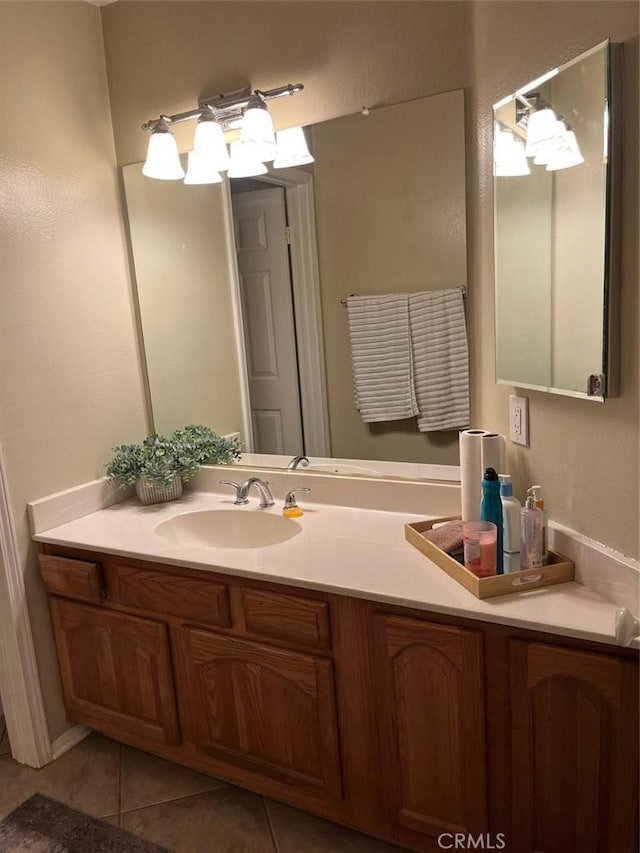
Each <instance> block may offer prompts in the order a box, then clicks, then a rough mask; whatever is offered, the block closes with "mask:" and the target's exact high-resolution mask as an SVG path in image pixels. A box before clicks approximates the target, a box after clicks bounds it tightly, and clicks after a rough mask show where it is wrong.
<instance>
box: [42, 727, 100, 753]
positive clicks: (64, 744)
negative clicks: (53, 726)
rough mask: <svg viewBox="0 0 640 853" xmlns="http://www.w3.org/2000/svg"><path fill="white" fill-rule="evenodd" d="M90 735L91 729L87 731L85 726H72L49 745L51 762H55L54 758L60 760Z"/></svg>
mask: <svg viewBox="0 0 640 853" xmlns="http://www.w3.org/2000/svg"><path fill="white" fill-rule="evenodd" d="M90 734H91V729H87V728H85V726H73V727H72V728H70V729H67V731H66V732H64V734H61V735H60V737H58V738H56V739H55V740H54V741H53V743H52V744H51V756H52V758H53V760H54V761H55V760H56V758H60V756H61V755H64V754H65V752H68V751H69V750H70V749H73V747H74V746H77V744H79V743H80V741H81V740H84V739H85V738H86V736H87V735H90Z"/></svg>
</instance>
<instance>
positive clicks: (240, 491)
mask: <svg viewBox="0 0 640 853" xmlns="http://www.w3.org/2000/svg"><path fill="white" fill-rule="evenodd" d="M220 484H221V485H222V486H233V487H234V489H235V490H236V499H235V501H234V502H233V503H234V504H235V506H245V504H248V503H249V497H248V495H249V489H250V488H251V486H255V487H256V489H257V490H258V492H259V494H260V506H261V507H262V508H263V509H264V508H266V507H268V506H273V504H274V500H273V495H272V494H271V491H270V489H269V483H267V482H265V481H264V480H261V479H260V477H249V479H248V480H245V481H244V483H242V484H240V483H234V482H233V481H232V480H220Z"/></svg>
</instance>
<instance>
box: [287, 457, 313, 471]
mask: <svg viewBox="0 0 640 853" xmlns="http://www.w3.org/2000/svg"><path fill="white" fill-rule="evenodd" d="M308 464H309V460H308V459H307V457H306V456H294V457H293V459H292V460H291V462H289V464H288V465H287V470H289V471H295V469H296V468H297V467H298V465H301V466H302V467H303V468H306V467H307V465H308Z"/></svg>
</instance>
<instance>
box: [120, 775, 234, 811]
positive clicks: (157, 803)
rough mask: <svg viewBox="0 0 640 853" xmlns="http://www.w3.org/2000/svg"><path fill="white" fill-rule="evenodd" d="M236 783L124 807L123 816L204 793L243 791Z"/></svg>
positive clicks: (189, 798)
mask: <svg viewBox="0 0 640 853" xmlns="http://www.w3.org/2000/svg"><path fill="white" fill-rule="evenodd" d="M242 790H244V789H242V788H238V787H237V786H236V785H227V784H226V783H225V784H224V785H221V786H220V787H219V788H208V789H207V790H206V791H197V792H196V793H194V794H183V795H181V796H178V797H170V798H169V799H168V800H156V801H155V802H153V803H147V805H145V806H136V807H135V808H133V809H123V810H122V811H121V816H124V815H129V814H132V812H143V811H144V810H145V809H153V808H156V806H166V805H167V803H178V802H180V800H192V799H193V798H194V797H202V796H203V795H204V794H216V793H217V792H218V791H242Z"/></svg>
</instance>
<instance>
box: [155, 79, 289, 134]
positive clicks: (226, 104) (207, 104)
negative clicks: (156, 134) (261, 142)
mask: <svg viewBox="0 0 640 853" xmlns="http://www.w3.org/2000/svg"><path fill="white" fill-rule="evenodd" d="M303 89H304V86H303V85H302V83H287V84H286V85H285V86H278V88H276V89H267V90H266V91H262V90H260V89H254V90H253V92H252V90H251V87H250V86H244V87H243V88H241V89H234V90H233V91H231V92H225V93H222V94H219V95H213V96H211V97H209V98H201V99H200V101H199V102H198V107H197V108H196V109H193V110H187V111H186V112H183V113H175V114H174V115H161V116H160V117H159V118H156V119H150V120H149V121H145V122H144V124H143V125H142V129H143V130H151V131H153V130H155V129H156V127H157V126H158V124H160V123H161V122H165V123H166V124H178V123H179V122H182V121H189V120H191V119H195V118H200V116H201V115H202V114H203V113H204V112H206V111H210V112H211V113H212V114H213V116H214V118H215V119H216V120H217V121H219V122H220V123H221V124H223V123H224V122H225V121H229V120H230V119H232V118H237V117H238V116H241V115H242V113H243V112H244V110H245V109H246V108H247V105H248V103H249V101H250V100H251V97H252V95H257V96H258V97H259V98H260V99H261V100H263V101H270V100H272V99H273V98H282V97H284V96H286V95H295V93H296V92H301V91H302V90H303Z"/></svg>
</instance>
